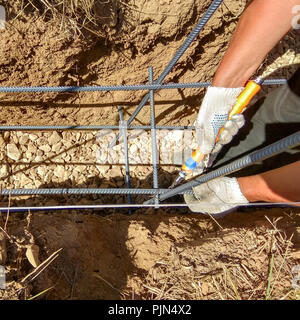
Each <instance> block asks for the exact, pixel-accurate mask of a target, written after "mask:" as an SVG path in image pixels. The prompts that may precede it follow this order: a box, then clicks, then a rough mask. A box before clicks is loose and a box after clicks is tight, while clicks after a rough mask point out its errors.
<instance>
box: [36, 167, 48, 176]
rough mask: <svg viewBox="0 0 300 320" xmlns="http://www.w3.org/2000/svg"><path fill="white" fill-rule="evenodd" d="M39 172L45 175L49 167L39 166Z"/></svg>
mask: <svg viewBox="0 0 300 320" xmlns="http://www.w3.org/2000/svg"><path fill="white" fill-rule="evenodd" d="M37 172H38V174H39V175H40V176H41V177H44V176H45V175H46V173H47V169H46V168H45V167H38V169H37Z"/></svg>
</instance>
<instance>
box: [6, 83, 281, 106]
mask: <svg viewBox="0 0 300 320" xmlns="http://www.w3.org/2000/svg"><path fill="white" fill-rule="evenodd" d="M286 82H287V80H286V79H269V80H265V81H264V85H279V84H284V83H286ZM210 85H211V82H190V83H167V84H151V85H149V84H134V85H120V86H85V87H80V86H59V87H40V86H37V87H0V92H3V93H4V92H6V93H18V92H59V93H62V92H96V91H139V90H164V89H188V88H206V87H208V86H210ZM147 101H148V100H147ZM147 101H146V102H147Z"/></svg>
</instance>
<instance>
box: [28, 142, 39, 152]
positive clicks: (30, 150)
mask: <svg viewBox="0 0 300 320" xmlns="http://www.w3.org/2000/svg"><path fill="white" fill-rule="evenodd" d="M27 150H28V151H29V152H31V153H36V150H37V148H36V146H35V145H34V144H33V143H32V142H29V144H28V147H27Z"/></svg>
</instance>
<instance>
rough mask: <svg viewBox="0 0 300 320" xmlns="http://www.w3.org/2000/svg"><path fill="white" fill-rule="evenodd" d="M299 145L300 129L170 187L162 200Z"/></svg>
mask: <svg viewBox="0 0 300 320" xmlns="http://www.w3.org/2000/svg"><path fill="white" fill-rule="evenodd" d="M298 145H300V131H297V132H296V133H294V134H292V135H290V136H288V137H285V138H283V139H281V140H279V141H277V142H275V143H272V144H271V145H269V146H266V147H264V148H262V149H259V150H257V151H254V152H252V153H250V154H248V155H246V156H244V157H241V158H239V159H237V160H235V161H233V162H231V163H229V164H227V165H224V166H222V167H220V168H218V169H215V170H213V171H211V172H208V173H206V174H203V175H201V176H200V177H198V178H195V179H193V180H192V181H189V182H186V183H184V184H183V185H180V186H178V187H177V188H174V189H169V190H168V191H167V192H166V193H165V194H162V195H161V196H160V197H159V199H160V201H163V200H166V199H168V198H170V197H173V196H175V195H177V194H181V193H184V192H186V191H188V190H191V188H193V187H196V186H198V185H200V184H202V183H206V182H208V181H210V180H213V179H216V178H219V177H223V176H226V175H228V174H231V173H233V172H236V171H238V170H240V169H243V168H246V167H248V166H250V165H251V164H254V163H255V162H259V161H263V160H265V159H268V158H270V157H273V156H275V155H277V154H279V153H281V152H283V151H285V150H287V149H289V148H294V147H296V146H298ZM149 203H153V199H150V200H149V201H147V202H145V204H149Z"/></svg>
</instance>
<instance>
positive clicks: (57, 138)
mask: <svg viewBox="0 0 300 320" xmlns="http://www.w3.org/2000/svg"><path fill="white" fill-rule="evenodd" d="M61 140H62V137H61V135H60V134H59V133H57V132H53V133H52V135H51V136H50V137H49V139H48V141H49V143H50V145H51V146H53V145H55V144H56V143H58V142H60V141H61Z"/></svg>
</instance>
